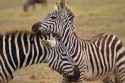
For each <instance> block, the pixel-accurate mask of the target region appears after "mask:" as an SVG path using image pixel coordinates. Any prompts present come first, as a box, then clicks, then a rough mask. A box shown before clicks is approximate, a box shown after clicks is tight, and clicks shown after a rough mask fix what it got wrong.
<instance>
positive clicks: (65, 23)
mask: <svg viewBox="0 0 125 83" xmlns="http://www.w3.org/2000/svg"><path fill="white" fill-rule="evenodd" d="M57 8H58V9H56V10H54V11H53V12H52V13H50V14H49V15H48V16H47V17H45V18H44V19H43V20H42V21H41V22H38V23H36V24H34V26H33V27H32V31H33V32H41V33H59V34H60V37H61V40H60V41H62V42H63V43H64V44H65V46H66V47H67V48H68V50H69V51H70V53H71V54H72V57H73V59H74V60H75V61H76V63H77V65H78V66H79V68H80V72H81V73H80V80H79V82H81V81H82V80H99V79H101V80H103V82H104V83H112V82H111V81H113V83H124V81H125V77H124V74H125V49H124V47H123V44H122V43H121V41H120V40H119V39H118V38H117V37H116V36H115V35H113V34H111V33H104V34H99V35H98V36H95V37H93V38H92V39H89V40H84V39H80V38H79V37H78V36H77V35H76V33H75V32H74V25H73V24H74V23H73V21H74V15H73V13H72V12H71V11H70V10H69V9H68V8H67V7H65V2H64V0H61V2H60V4H59V5H58V6H57ZM113 76H114V77H113Z"/></svg>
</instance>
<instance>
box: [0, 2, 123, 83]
mask: <svg viewBox="0 0 125 83" xmlns="http://www.w3.org/2000/svg"><path fill="white" fill-rule="evenodd" d="M56 1H57V0H48V6H47V7H42V6H41V5H38V6H36V10H32V8H30V10H29V12H27V13H25V12H23V9H22V6H23V3H24V2H25V0H0V33H5V32H8V31H12V30H31V27H32V25H33V24H34V23H36V22H38V21H39V20H41V19H42V18H44V17H45V16H46V15H47V14H48V13H49V12H51V11H53V9H52V8H53V6H54V5H55V2H56ZM66 3H67V6H68V7H69V8H70V9H71V10H72V11H73V12H74V14H75V31H76V32H77V33H78V35H79V36H80V37H81V38H91V37H92V36H94V35H96V34H98V33H103V32H108V33H114V34H116V35H117V36H118V37H119V38H120V39H121V41H122V42H123V43H124V45H125V0H66ZM14 76H15V78H14V80H12V81H11V82H10V83H60V82H61V76H60V75H59V74H57V73H55V72H54V71H52V70H51V69H49V68H48V67H47V65H46V64H38V65H33V66H31V67H26V68H23V69H20V70H18V71H17V72H15V75H14ZM85 83H90V82H85ZM91 83H100V81H98V82H91Z"/></svg>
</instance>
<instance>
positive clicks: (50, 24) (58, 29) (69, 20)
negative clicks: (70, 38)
mask: <svg viewBox="0 0 125 83" xmlns="http://www.w3.org/2000/svg"><path fill="white" fill-rule="evenodd" d="M56 8H57V9H56V10H54V11H53V12H52V13H50V14H48V15H47V16H46V17H45V18H44V19H43V20H42V21H40V22H37V23H35V24H34V25H33V26H32V31H33V32H38V33H42V34H47V33H58V34H59V35H60V36H61V35H63V33H64V32H65V30H69V29H71V30H73V29H74V28H73V27H67V26H73V25H72V24H73V18H74V15H73V13H72V12H71V11H70V10H69V9H68V8H67V7H65V2H64V0H61V1H60V4H58V5H57V6H56Z"/></svg>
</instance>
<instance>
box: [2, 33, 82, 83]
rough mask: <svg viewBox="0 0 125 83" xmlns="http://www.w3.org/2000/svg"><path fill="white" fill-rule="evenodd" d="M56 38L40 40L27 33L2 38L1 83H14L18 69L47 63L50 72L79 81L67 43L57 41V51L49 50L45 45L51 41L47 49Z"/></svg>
mask: <svg viewBox="0 0 125 83" xmlns="http://www.w3.org/2000/svg"><path fill="white" fill-rule="evenodd" d="M54 36H55V35H54V34H47V35H41V36H39V35H34V33H32V32H27V31H12V32H8V33H5V34H1V35H0V83H6V82H8V81H10V80H12V79H13V73H14V72H15V71H16V70H17V69H20V68H22V67H26V66H29V65H33V64H38V63H47V64H48V66H49V67H50V68H52V69H53V70H55V71H57V72H58V73H60V74H62V75H63V76H64V77H66V78H67V79H69V80H70V81H73V82H74V81H77V80H78V79H79V76H80V71H79V69H78V67H77V65H75V62H74V61H73V59H72V57H70V56H69V55H70V54H69V52H68V50H67V48H66V47H65V46H64V45H63V43H61V42H59V41H57V40H55V42H56V46H55V47H47V46H46V44H44V43H42V42H43V41H44V42H45V39H47V40H46V43H47V45H48V44H50V45H53V44H51V40H52V41H54V39H52V38H53V37H54ZM47 41H49V42H47ZM52 43H53V42H52ZM44 45H45V46H44ZM76 74H77V75H76Z"/></svg>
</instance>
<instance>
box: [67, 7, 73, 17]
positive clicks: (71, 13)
mask: <svg viewBox="0 0 125 83" xmlns="http://www.w3.org/2000/svg"><path fill="white" fill-rule="evenodd" d="M65 9H66V11H67V12H69V14H70V15H71V16H72V17H73V18H74V17H75V15H74V13H73V12H72V11H71V10H70V9H69V8H68V7H65Z"/></svg>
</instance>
